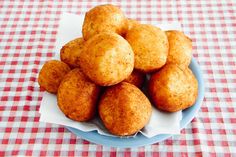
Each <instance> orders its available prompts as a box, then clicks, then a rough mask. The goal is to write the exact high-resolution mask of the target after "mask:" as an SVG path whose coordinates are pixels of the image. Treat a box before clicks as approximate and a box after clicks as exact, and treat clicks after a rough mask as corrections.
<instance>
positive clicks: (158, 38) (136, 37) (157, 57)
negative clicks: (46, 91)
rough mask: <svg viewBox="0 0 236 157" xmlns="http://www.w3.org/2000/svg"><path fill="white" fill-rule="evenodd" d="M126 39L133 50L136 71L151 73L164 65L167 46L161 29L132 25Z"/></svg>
mask: <svg viewBox="0 0 236 157" xmlns="http://www.w3.org/2000/svg"><path fill="white" fill-rule="evenodd" d="M126 39H127V41H128V42H129V43H130V45H131V47H132V48H133V51H134V55H135V63H134V67H135V68H136V69H138V70H141V71H143V72H153V71H155V70H158V69H159V68H161V67H162V66H163V65H164V64H165V63H166V59H167V55H168V47H169V44H168V40H167V36H166V34H165V32H163V31H162V30H161V29H159V28H157V27H155V26H152V25H147V24H140V25H134V26H133V27H132V28H131V29H130V30H129V31H128V32H127V34H126Z"/></svg>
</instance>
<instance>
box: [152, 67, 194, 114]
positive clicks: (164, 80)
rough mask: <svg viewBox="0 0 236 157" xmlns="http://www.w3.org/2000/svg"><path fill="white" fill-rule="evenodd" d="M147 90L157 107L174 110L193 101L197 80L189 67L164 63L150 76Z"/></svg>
mask: <svg viewBox="0 0 236 157" xmlns="http://www.w3.org/2000/svg"><path fill="white" fill-rule="evenodd" d="M148 92H149V95H150V97H151V99H152V101H153V103H154V104H155V105H156V107H157V108H158V109H161V110H164V111H168V112H176V111H179V110H184V109H186V108H188V107H190V106H192V105H193V104H194V103H195V101H196V99H197V95H198V82H197V80H196V78H195V76H194V75H193V74H192V71H191V70H190V69H189V68H184V69H181V68H180V67H178V66H177V65H175V64H166V65H165V66H164V67H163V68H162V69H161V70H160V71H158V72H156V73H155V74H153V75H152V76H151V78H150V81H149V86H148Z"/></svg>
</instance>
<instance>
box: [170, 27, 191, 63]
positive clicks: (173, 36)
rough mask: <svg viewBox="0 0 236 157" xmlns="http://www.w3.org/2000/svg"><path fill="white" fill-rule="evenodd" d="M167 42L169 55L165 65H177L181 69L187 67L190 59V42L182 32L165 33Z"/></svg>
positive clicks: (171, 31)
mask: <svg viewBox="0 0 236 157" xmlns="http://www.w3.org/2000/svg"><path fill="white" fill-rule="evenodd" d="M166 35H167V37H168V41H169V54H168V57H167V63H174V64H178V65H179V66H181V67H188V66H189V64H190V62H191V58H192V41H191V39H189V38H188V37H187V36H186V35H185V34H184V33H183V32H180V31H176V30H170V31H166Z"/></svg>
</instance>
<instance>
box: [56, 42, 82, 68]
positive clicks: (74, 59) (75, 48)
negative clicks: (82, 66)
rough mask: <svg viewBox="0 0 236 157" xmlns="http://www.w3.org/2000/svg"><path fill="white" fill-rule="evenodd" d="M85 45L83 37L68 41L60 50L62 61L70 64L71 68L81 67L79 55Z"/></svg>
mask: <svg viewBox="0 0 236 157" xmlns="http://www.w3.org/2000/svg"><path fill="white" fill-rule="evenodd" d="M83 45H84V40H83V38H77V39H74V40H72V41H70V42H68V43H67V44H66V45H64V46H63V47H62V49H61V51H60V58H61V61H63V62H64V63H66V64H68V65H69V66H70V67H71V68H76V67H79V56H80V53H81V51H82V49H83Z"/></svg>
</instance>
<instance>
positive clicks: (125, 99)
mask: <svg viewBox="0 0 236 157" xmlns="http://www.w3.org/2000/svg"><path fill="white" fill-rule="evenodd" d="M151 113H152V107H151V103H150V102H149V100H148V98H147V97H146V96H145V95H144V94H143V93H142V91H141V90H139V89H138V88H137V87H136V86H134V85H132V84H129V83H126V82H122V83H119V84H117V85H115V86H112V87H109V88H108V89H107V90H106V91H105V93H104V94H103V96H102V98H101V100H100V102H99V115H100V117H101V119H102V121H103V123H104V125H105V127H106V128H107V129H108V131H109V132H111V133H112V134H114V135H119V136H126V135H132V134H134V133H136V132H138V131H139V130H140V129H142V128H143V127H144V126H145V125H146V124H147V123H148V121H149V119H150V116H151Z"/></svg>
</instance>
